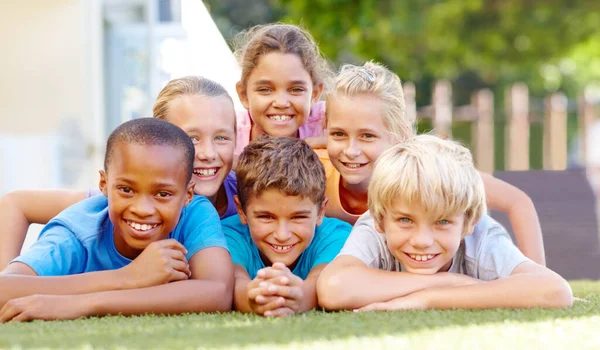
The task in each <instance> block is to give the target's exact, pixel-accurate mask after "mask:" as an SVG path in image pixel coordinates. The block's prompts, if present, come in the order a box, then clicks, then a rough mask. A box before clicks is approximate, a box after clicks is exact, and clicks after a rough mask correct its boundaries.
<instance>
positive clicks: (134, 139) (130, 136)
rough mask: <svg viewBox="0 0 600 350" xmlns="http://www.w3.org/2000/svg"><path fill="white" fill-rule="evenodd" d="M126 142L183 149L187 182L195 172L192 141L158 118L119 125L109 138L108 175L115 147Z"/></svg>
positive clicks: (107, 151)
mask: <svg viewBox="0 0 600 350" xmlns="http://www.w3.org/2000/svg"><path fill="white" fill-rule="evenodd" d="M119 142H126V143H129V144H136V145H148V146H172V147H175V148H179V149H181V152H182V153H183V156H184V157H183V158H184V160H185V161H184V162H183V164H182V165H183V167H184V169H185V171H186V174H187V182H189V181H190V179H191V178H192V172H193V171H194V156H195V150H194V145H193V144H192V140H191V139H190V137H189V136H188V135H187V134H186V133H185V131H183V130H181V129H180V128H179V127H177V126H175V125H173V124H171V123H169V122H166V121H164V120H160V119H157V118H139V119H133V120H130V121H127V122H125V123H123V124H121V125H119V126H118V127H117V128H116V129H115V130H114V131H113V132H112V133H111V134H110V136H109V137H108V141H107V142H106V154H105V156H104V171H106V172H107V173H108V165H109V164H110V161H111V159H112V155H113V152H114V149H115V145H116V144H117V143H119Z"/></svg>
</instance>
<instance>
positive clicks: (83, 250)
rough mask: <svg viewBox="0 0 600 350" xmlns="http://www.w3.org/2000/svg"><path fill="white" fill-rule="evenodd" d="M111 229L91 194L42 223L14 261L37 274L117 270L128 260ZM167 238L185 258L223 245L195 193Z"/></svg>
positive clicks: (209, 208) (214, 217)
mask: <svg viewBox="0 0 600 350" xmlns="http://www.w3.org/2000/svg"><path fill="white" fill-rule="evenodd" d="M113 229H114V227H113V224H112V222H111V221H110V219H109V217H108V200H107V198H106V197H105V196H94V197H91V198H88V199H86V200H83V201H81V202H79V203H77V204H75V205H73V206H71V207H69V208H67V209H66V210H64V211H63V212H61V213H60V214H58V216H56V217H55V218H54V219H52V220H51V221H50V222H49V223H48V224H47V225H46V226H45V227H44V229H43V230H42V232H41V233H40V236H39V238H38V240H37V242H35V243H34V244H33V245H32V246H31V247H30V248H29V249H28V250H27V251H25V253H24V254H23V255H21V256H19V257H17V258H16V259H14V260H13V262H15V261H18V262H21V263H24V264H27V265H29V266H30V267H31V268H32V269H33V270H34V271H35V272H36V273H37V274H38V275H39V276H64V275H73V274H78V273H83V272H92V271H103V270H115V269H119V268H121V267H123V266H125V265H127V264H129V263H130V262H131V259H128V258H126V257H124V256H122V255H121V254H119V252H118V251H117V249H116V247H115V242H114V234H113ZM168 238H173V239H176V240H177V241H178V242H180V243H181V244H183V246H184V247H185V248H186V249H187V250H188V253H187V255H186V258H187V259H188V260H189V259H190V258H191V257H192V256H194V254H196V253H197V252H198V251H200V250H202V249H204V248H208V247H222V248H225V249H227V243H226V241H225V237H224V236H223V232H222V230H221V223H220V220H219V215H218V214H217V211H216V210H215V208H214V207H213V205H212V204H211V203H210V201H208V199H206V198H205V197H201V196H194V198H193V200H192V201H191V202H190V204H188V205H187V206H185V207H184V208H183V210H182V211H181V215H180V217H179V222H178V223H177V226H176V227H175V229H174V230H173V231H172V232H171V233H170V234H169V237H168Z"/></svg>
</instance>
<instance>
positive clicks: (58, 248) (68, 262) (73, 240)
mask: <svg viewBox="0 0 600 350" xmlns="http://www.w3.org/2000/svg"><path fill="white" fill-rule="evenodd" d="M86 259H87V251H86V250H85V248H84V247H83V245H82V244H81V242H80V241H79V240H78V239H77V237H76V236H75V234H74V233H73V232H72V231H71V230H69V229H68V228H67V227H66V226H65V225H64V224H62V223H61V222H60V221H57V220H55V221H51V222H49V223H48V225H46V227H44V229H43V231H42V232H41V233H40V237H39V239H38V240H37V241H36V242H35V243H33V245H32V246H31V247H30V248H29V249H27V250H26V251H25V252H24V253H23V254H22V255H20V256H19V257H17V258H16V259H14V260H13V261H11V263H13V262H20V263H23V264H26V265H28V266H29V267H31V268H32V269H33V270H34V271H35V272H36V273H37V274H38V276H66V275H73V274H78V273H83V272H84V271H85V262H86Z"/></svg>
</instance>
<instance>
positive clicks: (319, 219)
mask: <svg viewBox="0 0 600 350" xmlns="http://www.w3.org/2000/svg"><path fill="white" fill-rule="evenodd" d="M328 202H329V198H327V196H325V197H324V198H323V203H321V208H319V214H318V215H319V216H318V217H317V226H319V225H321V223H322V222H323V218H324V217H325V208H327V203H328Z"/></svg>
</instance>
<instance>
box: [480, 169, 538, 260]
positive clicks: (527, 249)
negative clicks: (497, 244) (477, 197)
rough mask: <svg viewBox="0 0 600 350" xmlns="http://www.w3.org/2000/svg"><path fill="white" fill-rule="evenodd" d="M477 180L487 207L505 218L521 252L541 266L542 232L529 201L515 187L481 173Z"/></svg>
mask: <svg viewBox="0 0 600 350" xmlns="http://www.w3.org/2000/svg"><path fill="white" fill-rule="evenodd" d="M481 178H482V179H483V183H484V185H485V192H486V198H487V205H488V207H489V208H490V209H492V210H496V211H501V212H503V213H505V214H506V215H507V216H508V219H509V221H510V224H511V226H512V228H513V231H514V233H515V238H516V240H517V246H518V247H519V249H520V250H521V252H523V254H524V255H525V256H526V257H528V258H529V259H531V260H533V261H534V262H536V263H538V264H540V265H542V266H545V265H546V256H545V254H544V241H543V238H542V228H541V226H540V220H539V218H538V215H537V211H536V210H535V206H534V204H533V202H532V200H531V198H530V197H529V196H528V195H527V194H526V193H525V192H523V191H521V190H520V189H518V188H516V187H515V186H513V185H510V184H508V183H506V182H504V181H502V180H499V179H496V178H495V177H493V176H491V175H489V174H485V173H481Z"/></svg>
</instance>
